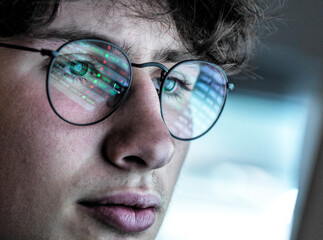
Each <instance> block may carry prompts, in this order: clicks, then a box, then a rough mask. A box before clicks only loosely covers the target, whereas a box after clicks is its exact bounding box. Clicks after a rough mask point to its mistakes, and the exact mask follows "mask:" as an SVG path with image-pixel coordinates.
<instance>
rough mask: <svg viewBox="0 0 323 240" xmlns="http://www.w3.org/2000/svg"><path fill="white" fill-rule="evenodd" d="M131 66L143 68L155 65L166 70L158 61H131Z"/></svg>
mask: <svg viewBox="0 0 323 240" xmlns="http://www.w3.org/2000/svg"><path fill="white" fill-rule="evenodd" d="M131 66H132V67H136V68H144V67H157V68H160V69H162V70H163V71H164V72H166V73H167V72H168V68H167V67H165V66H164V65H163V64H161V63H158V62H147V63H131Z"/></svg>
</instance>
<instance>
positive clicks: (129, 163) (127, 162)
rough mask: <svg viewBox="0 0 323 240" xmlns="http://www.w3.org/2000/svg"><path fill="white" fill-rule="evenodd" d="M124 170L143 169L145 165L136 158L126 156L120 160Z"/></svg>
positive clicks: (141, 160)
mask: <svg viewBox="0 0 323 240" xmlns="http://www.w3.org/2000/svg"><path fill="white" fill-rule="evenodd" d="M121 161H122V162H123V163H121V165H123V167H124V168H128V169H129V168H145V167H147V163H146V162H145V161H144V160H143V159H141V158H140V157H137V156H126V157H124V158H123V159H122V160H121Z"/></svg>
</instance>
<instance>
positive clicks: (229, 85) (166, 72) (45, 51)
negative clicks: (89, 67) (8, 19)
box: [0, 39, 234, 141]
mask: <svg viewBox="0 0 323 240" xmlns="http://www.w3.org/2000/svg"><path fill="white" fill-rule="evenodd" d="M78 41H96V42H103V43H107V44H109V45H111V46H113V47H115V48H117V49H118V50H119V51H121V52H122V53H123V54H124V56H125V57H126V59H127V61H128V63H129V66H131V67H130V82H129V87H128V88H127V90H126V92H125V94H124V96H123V98H122V99H121V100H120V101H119V103H118V104H117V105H116V106H115V107H114V109H113V110H112V111H111V112H110V113H109V114H107V115H106V116H104V117H103V118H101V119H99V120H97V121H94V122H91V123H84V124H83V123H81V124H80V123H74V122H71V121H69V120H67V119H65V118H63V117H62V116H61V115H60V114H59V113H58V112H57V110H56V109H55V106H54V105H53V103H52V100H51V97H50V93H49V75H50V72H51V69H52V65H53V63H54V61H55V59H56V57H58V56H59V53H60V50H61V49H63V48H64V47H65V46H66V45H69V44H71V43H73V42H78ZM0 47H4V48H10V49H15V50H23V51H29V52H38V53H40V54H41V55H43V56H49V57H51V61H50V64H49V67H48V69H47V77H46V93H47V98H48V102H49V104H50V106H51V108H52V110H53V111H54V112H55V114H56V115H57V116H58V117H59V118H61V119H62V120H63V121H65V122H67V123H69V124H72V125H76V126H90V125H94V124H97V123H99V122H101V121H103V120H105V119H107V118H108V117H109V116H111V114H112V113H114V112H115V111H116V110H117V109H118V107H119V106H120V105H121V104H122V103H123V101H124V100H125V98H126V97H127V94H128V91H129V89H130V87H131V83H132V67H137V68H144V67H157V68H160V69H162V72H161V81H160V88H159V90H157V92H158V96H159V103H160V111H161V117H162V119H163V121H164V124H165V126H166V127H167V129H168V131H169V133H170V134H171V136H172V137H173V138H175V139H178V140H181V141H191V140H195V139H197V138H200V137H202V136H203V135H205V134H206V133H207V132H208V131H210V129H211V128H212V127H213V126H214V125H215V123H216V122H217V120H218V119H219V117H220V115H221V113H222V111H223V108H224V106H225V103H226V100H227V95H228V94H227V93H228V90H233V89H234V84H233V83H229V82H228V79H227V76H226V74H225V72H224V71H223V70H222V69H221V68H220V67H219V66H217V65H216V64H213V63H209V62H206V61H203V60H196V59H189V60H184V61H181V62H178V63H176V64H175V65H174V66H172V67H171V68H170V69H168V68H167V67H166V66H164V65H163V64H161V63H158V62H147V63H140V64H138V63H131V62H130V60H129V57H128V55H127V54H126V53H125V52H124V51H123V50H122V49H121V48H120V47H118V46H116V45H114V44H113V43H110V42H108V41H104V40H99V39H77V40H73V41H69V42H67V43H65V44H63V45H62V46H60V47H59V48H58V49H57V50H56V51H54V50H49V49H36V48H30V47H25V46H20V45H14V44H7V43H0ZM187 62H195V63H198V62H202V63H208V64H211V65H212V66H213V67H215V68H216V69H217V70H218V71H219V72H220V73H221V74H222V75H223V77H224V79H225V95H224V100H223V104H222V106H221V109H220V111H219V113H218V116H217V118H216V119H215V120H214V122H213V123H212V125H211V126H210V127H209V128H208V129H207V130H206V131H204V132H203V133H202V134H200V135H198V136H196V137H193V138H187V139H186V138H180V137H177V136H176V135H174V134H173V133H172V132H171V131H170V130H169V128H168V126H167V124H166V122H165V119H164V115H163V108H162V89H163V87H164V84H165V80H166V79H167V77H168V75H169V74H170V73H171V72H172V70H173V69H175V68H176V67H178V66H179V65H181V64H183V63H187Z"/></svg>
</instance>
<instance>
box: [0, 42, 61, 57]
mask: <svg viewBox="0 0 323 240" xmlns="http://www.w3.org/2000/svg"><path fill="white" fill-rule="evenodd" d="M0 47H5V48H11V49H18V50H23V51H29V52H39V53H41V55H43V56H50V57H57V56H58V52H56V51H52V50H48V49H36V48H30V47H24V46H18V45H13V44H7V43H0Z"/></svg>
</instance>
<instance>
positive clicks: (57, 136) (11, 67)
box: [0, 1, 188, 240]
mask: <svg viewBox="0 0 323 240" xmlns="http://www.w3.org/2000/svg"><path fill="white" fill-rule="evenodd" d="M131 14H133V12H132V11H131V10H130V9H128V8H124V7H123V8H121V7H120V6H119V7H118V8H117V7H116V6H114V7H111V6H109V4H108V3H102V2H101V3H99V4H97V5H95V4H93V3H92V1H73V2H71V3H63V4H62V5H61V6H60V11H59V14H58V16H57V18H56V19H55V21H54V22H53V24H51V25H50V27H49V28H48V29H45V31H44V33H43V34H42V36H46V33H48V32H49V31H51V32H52V33H53V32H58V33H62V32H64V33H66V35H68V34H67V33H68V32H79V31H82V32H88V33H89V34H91V35H93V36H96V35H100V36H103V37H104V38H106V39H112V40H113V41H115V42H117V43H118V44H121V45H124V44H125V45H127V46H130V47H131V51H130V53H129V58H130V61H131V62H135V63H143V62H149V61H157V60H156V59H154V57H153V56H155V55H158V53H160V52H162V51H165V49H166V50H175V51H177V50H180V49H181V48H182V47H181V45H180V42H179V40H178V39H179V37H178V36H177V35H176V31H175V30H174V29H173V26H171V27H170V28H169V26H164V25H163V24H161V23H158V22H152V21H150V22H148V21H146V20H144V19H140V18H134V17H131ZM54 29H55V30H57V31H52V30H54ZM63 29H64V30H63ZM47 36H48V34H47ZM82 36H83V35H82ZM60 37H61V36H60ZM11 43H14V44H17V45H24V46H29V47H34V48H46V49H54V50H55V49H57V48H58V47H59V46H60V45H62V44H63V43H64V41H63V40H58V39H57V38H56V37H55V36H54V37H52V38H45V39H14V40H12V41H11ZM121 47H122V46H121ZM48 63H49V59H48V58H46V57H44V56H41V55H40V54H37V53H31V52H24V51H17V50H12V49H0V69H1V71H0V96H1V97H0V132H1V135H0V149H1V152H0V196H1V198H0V237H1V239H15V240H17V239H24V240H25V239H33V240H34V239H53V240H54V239H55V240H57V239H62V240H63V239H64V240H65V239H66V240H67V239H68V240H73V239H77V240H81V239H87V240H88V239H91V240H94V239H100V240H103V239H109V240H111V239H153V238H154V237H155V235H156V233H157V231H158V229H159V227H160V225H161V223H162V220H163V218H164V215H165V211H166V208H167V206H168V203H169V200H170V197H171V194H172V191H173V188H174V184H175V182H176V179H177V176H178V174H179V171H180V168H181V165H182V163H183V160H184V158H185V155H186V152H187V148H188V144H187V143H185V142H181V141H177V140H175V139H174V138H172V137H171V135H170V134H169V132H168V130H167V128H166V126H165V124H164V123H163V120H162V118H161V113H160V107H159V99H158V95H157V92H156V89H155V86H154V84H153V82H152V80H151V75H152V74H153V73H154V71H160V69H157V70H156V69H154V68H143V69H139V68H134V69H133V81H132V86H131V89H130V91H129V93H128V96H127V98H126V100H125V102H124V103H123V104H122V105H121V106H120V107H119V108H118V109H117V111H116V112H115V113H113V114H112V115H111V116H110V117H109V118H108V119H106V120H104V121H102V122H100V123H98V124H96V125H92V126H86V127H81V126H74V125H71V124H68V123H66V122H64V121H62V120H61V119H60V118H58V117H57V116H56V115H55V113H54V112H53V110H52V109H51V107H50V105H49V103H48V100H47V96H46V91H45V89H46V87H45V84H46V71H47V66H48ZM163 64H165V65H166V66H168V67H170V66H172V65H173V64H174V63H167V62H164V63H163Z"/></svg>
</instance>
